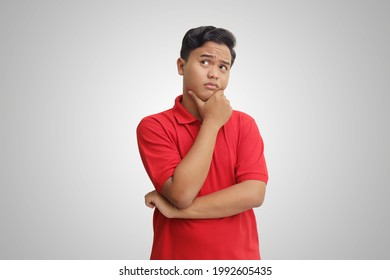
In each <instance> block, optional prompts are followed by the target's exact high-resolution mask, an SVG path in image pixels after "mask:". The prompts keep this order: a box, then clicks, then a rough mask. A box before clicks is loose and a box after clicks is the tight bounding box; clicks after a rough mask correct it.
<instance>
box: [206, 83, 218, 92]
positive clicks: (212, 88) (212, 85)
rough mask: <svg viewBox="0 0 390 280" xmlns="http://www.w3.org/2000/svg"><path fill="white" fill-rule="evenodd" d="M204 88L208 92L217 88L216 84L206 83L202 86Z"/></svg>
mask: <svg viewBox="0 0 390 280" xmlns="http://www.w3.org/2000/svg"><path fill="white" fill-rule="evenodd" d="M204 86H205V88H207V89H210V90H216V89H217V88H218V85H217V84H214V83H206V84H204Z"/></svg>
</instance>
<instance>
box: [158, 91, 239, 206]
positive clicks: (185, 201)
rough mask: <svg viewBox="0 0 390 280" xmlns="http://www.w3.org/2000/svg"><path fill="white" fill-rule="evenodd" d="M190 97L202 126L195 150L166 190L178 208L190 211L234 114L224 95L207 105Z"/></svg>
mask: <svg viewBox="0 0 390 280" xmlns="http://www.w3.org/2000/svg"><path fill="white" fill-rule="evenodd" d="M190 95H191V96H192V98H193V99H194V101H195V102H196V104H197V106H198V109H199V113H200V115H201V117H202V120H203V121H202V126H201V128H200V130H199V133H198V135H197V137H196V139H195V141H194V144H193V145H192V147H191V149H190V150H189V151H188V153H187V154H186V156H185V157H184V158H183V160H182V161H181V162H180V163H179V165H178V166H177V167H176V169H175V171H174V173H173V176H172V177H170V178H168V180H167V181H166V182H165V183H164V185H163V188H162V194H163V195H164V197H165V198H167V199H168V200H169V201H170V202H171V203H172V204H173V205H174V206H176V207H177V208H187V207H189V206H190V205H191V204H192V203H193V201H194V199H195V197H196V196H197V194H198V192H199V190H200V189H201V188H202V186H203V183H204V181H205V180H206V177H207V174H208V172H209V168H210V164H211V160H212V156H213V152H214V146H215V142H216V139H217V135H218V131H219V129H220V128H221V127H222V126H223V125H224V124H225V123H226V122H227V121H228V119H229V118H230V116H231V114H232V108H231V107H230V104H229V101H228V100H227V99H226V97H225V96H224V95H223V91H218V92H216V93H215V94H214V95H213V96H212V97H210V98H209V100H207V102H203V101H202V100H200V99H199V98H198V97H197V96H196V95H195V94H194V93H192V92H191V93H190Z"/></svg>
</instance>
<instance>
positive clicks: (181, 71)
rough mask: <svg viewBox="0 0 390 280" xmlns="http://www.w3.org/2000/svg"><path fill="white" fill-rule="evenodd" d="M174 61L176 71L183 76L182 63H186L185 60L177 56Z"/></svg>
mask: <svg viewBox="0 0 390 280" xmlns="http://www.w3.org/2000/svg"><path fill="white" fill-rule="evenodd" d="M176 63H177V72H178V73H179V75H180V76H183V72H184V64H186V62H185V60H184V59H182V58H180V57H179V58H178V59H177V62H176Z"/></svg>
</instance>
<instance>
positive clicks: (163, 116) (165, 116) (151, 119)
mask: <svg viewBox="0 0 390 280" xmlns="http://www.w3.org/2000/svg"><path fill="white" fill-rule="evenodd" d="M173 118H174V115H173V110H172V108H171V109H168V110H165V111H162V112H159V113H155V114H152V115H148V116H146V117H143V118H142V119H141V121H140V123H139V124H140V125H141V124H148V123H161V122H162V123H164V122H167V121H170V120H172V119H173Z"/></svg>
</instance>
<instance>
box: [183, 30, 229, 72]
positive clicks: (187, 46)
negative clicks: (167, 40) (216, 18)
mask: <svg viewBox="0 0 390 280" xmlns="http://www.w3.org/2000/svg"><path fill="white" fill-rule="evenodd" d="M207 42H214V43H218V44H224V45H226V46H227V47H228V48H229V50H230V54H231V56H232V61H231V63H232V64H231V65H232V66H233V63H234V60H235V59H236V52H235V51H234V47H235V45H236V38H235V37H234V35H233V33H231V32H230V31H229V30H226V29H223V28H217V27H214V26H200V27H196V28H192V29H190V30H188V31H187V33H186V34H185V35H184V38H183V41H182V44H181V50H180V57H181V58H182V59H184V60H187V59H188V57H189V56H190V53H191V51H193V50H194V49H197V48H200V47H202V46H203V45H204V44H206V43H207Z"/></svg>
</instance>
